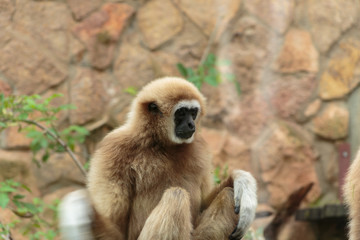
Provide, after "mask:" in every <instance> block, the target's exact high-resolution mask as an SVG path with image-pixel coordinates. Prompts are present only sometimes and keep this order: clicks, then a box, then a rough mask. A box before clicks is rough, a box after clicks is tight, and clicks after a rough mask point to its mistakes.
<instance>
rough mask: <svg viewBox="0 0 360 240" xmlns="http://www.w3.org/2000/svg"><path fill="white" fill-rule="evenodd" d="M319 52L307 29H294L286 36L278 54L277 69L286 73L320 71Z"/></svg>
mask: <svg viewBox="0 0 360 240" xmlns="http://www.w3.org/2000/svg"><path fill="white" fill-rule="evenodd" d="M318 58H319V54H318V52H317V50H316V49H315V47H314V45H313V44H312V40H311V36H310V34H309V33H308V32H307V31H303V30H298V29H293V30H290V31H289V32H288V33H287V34H286V37H285V43H284V46H283V48H282V50H281V52H280V55H279V56H278V58H277V60H276V64H275V69H276V70H277V71H280V72H284V73H294V72H299V71H306V72H314V73H316V72H317V71H318V68H319V67H318V60H319V59H318Z"/></svg>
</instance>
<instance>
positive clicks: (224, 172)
mask: <svg viewBox="0 0 360 240" xmlns="http://www.w3.org/2000/svg"><path fill="white" fill-rule="evenodd" d="M228 172H229V166H228V165H227V164H226V165H225V166H224V168H223V169H221V168H220V167H219V166H218V167H216V168H215V170H214V174H213V177H214V182H215V183H216V184H220V183H221V181H223V180H225V179H226V178H227V177H228V176H229V173H228Z"/></svg>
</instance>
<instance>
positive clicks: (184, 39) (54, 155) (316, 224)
mask: <svg viewBox="0 0 360 240" xmlns="http://www.w3.org/2000/svg"><path fill="white" fill-rule="evenodd" d="M359 17H360V8H359V0H346V1H344V0H302V1H300V0H222V1H221V0H138V1H135V0H128V1H126V0H124V1H116V0H53V1H52V0H47V1H45V0H44V1H42V0H36V1H35V0H0V92H1V93H3V97H2V101H3V102H2V107H1V110H2V113H1V114H2V115H0V119H1V127H2V130H3V131H2V132H1V133H0V134H1V135H0V146H1V149H0V182H3V184H2V185H0V207H1V206H2V207H3V208H0V229H2V230H0V233H1V232H2V235H1V234H0V239H1V236H2V237H3V239H7V238H5V237H6V236H9V233H8V232H9V230H10V231H11V234H12V236H13V239H15V240H18V239H57V238H58V237H56V236H58V233H57V229H56V221H57V220H56V206H57V204H58V199H61V198H62V197H63V196H64V195H65V194H66V193H68V192H70V191H73V190H75V189H78V188H82V187H84V183H85V181H84V177H83V175H82V173H81V171H80V170H79V169H78V168H77V167H76V165H75V164H74V162H73V160H72V158H71V157H70V156H69V154H68V152H67V151H66V149H65V147H60V148H56V147H54V146H53V145H52V144H53V143H52V142H56V141H54V139H51V137H50V140H49V139H47V140H42V139H43V138H45V137H49V136H48V135H50V134H49V133H48V132H46V130H44V129H42V130H41V129H39V128H36V129H35V128H31V126H30V128H29V126H27V125H29V124H30V125H32V127H34V126H35V127H36V125H34V124H31V123H30V122H29V119H33V120H34V119H35V120H36V121H38V122H41V121H43V124H44V126H48V128H49V129H50V128H51V129H58V131H59V134H58V136H65V140H67V141H70V143H69V142H67V143H68V144H69V145H70V148H71V149H72V150H73V151H74V152H75V153H76V155H77V157H78V158H79V160H80V162H81V164H83V165H85V168H87V167H88V162H89V159H90V158H91V154H92V153H93V152H94V149H95V147H96V144H97V143H98V142H99V141H100V140H101V139H102V138H103V137H104V136H105V135H106V134H107V133H108V132H109V131H111V130H112V129H114V128H116V127H117V126H119V125H121V124H122V123H124V120H125V118H126V113H127V111H128V109H129V105H130V103H131V101H132V99H133V98H134V95H135V94H136V92H137V91H138V90H140V89H141V87H142V86H144V85H145V84H146V83H148V82H149V81H151V80H153V79H155V78H158V77H162V76H182V77H185V78H187V79H188V80H189V81H191V82H193V83H194V84H195V85H196V86H198V87H199V88H200V89H201V91H202V92H203V93H204V94H205V95H206V97H207V100H208V111H207V115H206V117H205V119H204V121H203V127H202V129H201V135H202V136H203V137H204V138H205V140H206V141H207V142H208V144H209V145H210V149H211V150H212V153H213V155H214V159H213V163H214V168H215V170H214V181H219V180H221V178H223V177H225V176H226V175H227V174H228V172H229V171H231V170H232V169H235V168H240V169H244V170H247V171H250V172H251V173H252V174H253V175H254V176H255V177H256V179H257V182H258V186H259V189H258V197H259V210H258V211H259V212H264V211H265V212H267V213H272V214H271V216H269V217H263V218H259V219H257V220H256V221H255V223H254V226H253V227H252V229H251V231H252V233H251V234H248V235H247V239H263V238H264V237H263V232H264V229H265V228H266V226H268V225H269V224H270V223H271V221H272V219H273V218H274V216H275V215H276V213H279V212H284V211H285V212H286V211H287V209H288V206H289V201H288V199H289V197H290V195H291V194H292V193H294V192H296V191H297V190H298V189H300V188H301V187H304V186H307V185H308V184H309V183H313V185H312V188H311V189H310V190H309V192H308V193H307V194H305V195H304V196H303V197H301V198H298V199H299V201H300V203H299V204H298V205H300V206H299V209H303V210H304V209H305V210H306V209H307V212H305V213H304V212H301V211H293V212H291V214H289V217H288V218H286V219H283V220H282V222H281V228H280V229H279V230H276V231H277V233H276V237H275V238H273V239H325V238H326V239H345V235H344V229H345V224H344V221H345V218H346V216H345V210H344V209H343V207H342V205H341V202H342V197H341V186H342V184H343V177H344V175H345V173H346V170H347V168H348V166H349V164H350V162H351V160H352V159H353V158H354V157H355V155H356V152H357V149H358V146H359V144H360V131H359V128H360V107H359V103H360V88H359V87H358V85H359V82H360V21H359ZM58 93H59V94H61V95H62V96H61V97H58V96H57V94H58ZM34 94H36V95H34ZM54 94H55V95H54ZM13 95H15V96H17V97H20V100H19V99H18V98H12V97H11V96H13ZM25 96H32V97H30V98H26V97H25ZM55 97H56V98H55ZM9 98H12V100H11V99H10V100H9ZM52 98H54V99H53V100H52ZM16 99H17V100H16ZM41 99H48V102H45V103H43V105H41V104H40V106H42V107H39V105H36V104H39V101H41ZM50 100H51V101H50ZM5 102H6V104H5ZM34 102H35V105H34V104H33V103H34ZM49 102H50V103H49ZM18 103H21V104H20V106H21V107H20V110H19V109H18V108H16V106H17V105H16V104H18ZM64 104H71V105H72V106H68V105H65V107H62V108H61V107H60V109H59V110H58V111H55V110H54V111H53V110H51V109H55V108H56V107H59V106H64ZM9 109H10V110H9ZM14 109H15V110H14ZM49 109H50V110H51V111H50V110H49ZM48 110H49V111H50V112H51V114H49V113H46V111H48ZM16 111H17V112H16ZM9 113H11V114H10V115H9ZM44 113H46V114H45V115H46V116H47V117H49V116H52V118H51V119H40V118H38V117H39V116H40V115H41V114H44ZM16 114H18V115H16ZM21 114H25V115H26V116H25V115H21ZM15 115H16V117H18V118H16V119H15V118H14V116H15ZM9 116H10V117H9ZM41 116H42V117H43V115H41ZM1 117H2V118H1ZM12 117H13V118H12ZM9 119H11V120H9ZM19 126H21V129H20V131H19ZM69 127H71V128H70V129H69ZM64 130H67V132H66V131H65V132H64ZM36 131H38V132H39V131H40V132H42V134H40V135H36V134H37V133H36ZM62 134H63V135H62ZM66 134H68V135H66ZM69 134H70V135H69ZM44 135H45V137H44ZM69 136H70V137H69ZM73 138H75V140H74V139H73ZM46 141H47V142H46ZM71 141H72V142H71ZM49 149H50V150H49ZM34 154H35V155H34ZM7 180H11V181H14V182H11V181H7ZM23 184H25V185H26V186H25V185H23ZM29 190H31V192H30V191H29ZM18 192H20V193H18ZM16 196H17V197H16ZM25 200H26V201H25ZM54 201H55V203H54ZM26 203H29V204H30V205H26ZM291 204H292V203H291ZM291 204H290V205H291ZM295 205H296V204H295ZM329 206H331V207H332V208H331V209H332V210H331V211H332V212H331V211H330V212H331V213H328V212H326V209H329V208H327V207H329ZM48 208H49V209H48ZM296 209H297V207H296ZM305 210H304V211H305ZM14 213H15V214H14ZM29 214H30V215H31V216H30V215H29ZM265 215H266V216H267V215H270V214H265ZM295 216H297V217H295ZM36 217H37V218H39V219H40V220H38V222H35V223H33V222H32V221H34V219H35V218H36ZM24 219H26V220H24ZM35 220H36V219H35ZM26 221H27V222H26ZM24 222H26V224H30V225H29V226H28V225H26V224H25V223H24ZM44 222H45V223H44ZM31 224H32V225H31ZM332 226H334V227H332ZM24 229H25V230H24ZM26 229H27V230H26ZM49 229H51V231H49ZM324 229H325V230H324ZM330 232H331V233H330ZM267 239H270V238H267Z"/></svg>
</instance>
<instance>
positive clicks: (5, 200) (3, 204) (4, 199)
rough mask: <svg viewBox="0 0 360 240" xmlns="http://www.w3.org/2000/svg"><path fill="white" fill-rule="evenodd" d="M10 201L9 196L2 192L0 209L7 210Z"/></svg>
mask: <svg viewBox="0 0 360 240" xmlns="http://www.w3.org/2000/svg"><path fill="white" fill-rule="evenodd" d="M9 201H10V199H9V196H8V195H7V194H6V193H3V192H0V207H1V208H6V206H7V205H8V203H9Z"/></svg>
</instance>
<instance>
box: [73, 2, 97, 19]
mask: <svg viewBox="0 0 360 240" xmlns="http://www.w3.org/2000/svg"><path fill="white" fill-rule="evenodd" d="M66 2H67V4H68V5H69V8H70V9H71V12H72V14H73V16H74V18H75V19H76V20H77V21H79V20H81V19H83V18H84V17H86V16H87V15H89V14H90V13H91V12H93V11H95V10H96V9H97V8H98V7H99V6H100V5H101V3H102V1H101V0H67V1H66Z"/></svg>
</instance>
